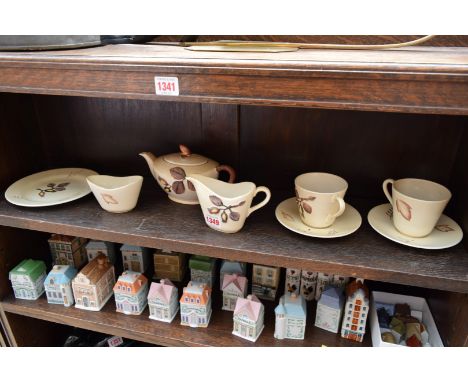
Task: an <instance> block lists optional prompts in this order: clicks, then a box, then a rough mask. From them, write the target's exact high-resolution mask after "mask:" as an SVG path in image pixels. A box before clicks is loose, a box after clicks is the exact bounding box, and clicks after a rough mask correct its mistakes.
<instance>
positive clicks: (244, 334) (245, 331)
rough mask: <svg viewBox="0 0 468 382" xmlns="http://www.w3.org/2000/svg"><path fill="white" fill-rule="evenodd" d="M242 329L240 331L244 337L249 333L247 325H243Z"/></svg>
mask: <svg viewBox="0 0 468 382" xmlns="http://www.w3.org/2000/svg"><path fill="white" fill-rule="evenodd" d="M240 330H241V331H240V332H241V336H244V337H245V336H246V335H247V329H246V327H245V325H241V327H240Z"/></svg>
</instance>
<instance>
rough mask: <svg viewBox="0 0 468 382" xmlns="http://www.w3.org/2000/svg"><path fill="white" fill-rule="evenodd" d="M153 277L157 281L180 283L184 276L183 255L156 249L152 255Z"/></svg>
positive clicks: (185, 260) (185, 262)
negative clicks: (165, 280) (166, 280)
mask: <svg viewBox="0 0 468 382" xmlns="http://www.w3.org/2000/svg"><path fill="white" fill-rule="evenodd" d="M153 261H154V276H155V277H156V278H158V279H169V280H172V281H182V280H183V279H184V276H185V266H186V264H187V256H186V255H185V253H180V252H171V251H166V250H164V249H157V250H156V252H154V254H153Z"/></svg>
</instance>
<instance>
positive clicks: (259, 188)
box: [247, 186, 271, 216]
mask: <svg viewBox="0 0 468 382" xmlns="http://www.w3.org/2000/svg"><path fill="white" fill-rule="evenodd" d="M259 192H264V193H265V195H266V196H265V199H263V200H262V201H261V202H260V203H258V204H256V205H255V206H253V207H250V208H249V211H248V212H247V216H249V215H250V214H251V213H252V212H254V211H255V210H258V209H259V208H262V207H263V206H264V205H265V204H267V203H268V202H269V201H270V198H271V192H270V190H269V189H268V188H266V187H263V186H260V187H257V188H256V189H255V194H254V197H255V195H257V194H258V193H259Z"/></svg>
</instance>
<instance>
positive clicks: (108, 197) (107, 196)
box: [101, 194, 119, 204]
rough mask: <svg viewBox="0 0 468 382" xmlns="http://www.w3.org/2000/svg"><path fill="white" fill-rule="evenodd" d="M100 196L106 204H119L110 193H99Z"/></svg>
mask: <svg viewBox="0 0 468 382" xmlns="http://www.w3.org/2000/svg"><path fill="white" fill-rule="evenodd" d="M101 196H102V198H103V199H104V201H105V202H106V203H107V204H119V202H118V201H117V200H115V199H114V197H113V196H112V195H110V194H101Z"/></svg>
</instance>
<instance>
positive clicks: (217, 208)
mask: <svg viewBox="0 0 468 382" xmlns="http://www.w3.org/2000/svg"><path fill="white" fill-rule="evenodd" d="M209 198H210V200H211V203H213V204H214V206H212V207H209V208H208V209H207V210H208V212H209V213H210V214H212V215H217V214H219V213H220V212H221V215H220V216H221V221H222V222H223V223H227V222H228V220H229V219H231V220H232V221H235V222H237V221H239V219H240V216H241V215H240V213H239V212H237V211H233V209H234V208H237V207H240V206H243V205H244V204H245V200H243V201H241V202H239V203H238V204H236V205H228V206H227V205H225V204H224V202H223V201H222V200H221V198H220V197H218V196H216V195H210V196H209ZM228 213H229V214H228Z"/></svg>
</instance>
